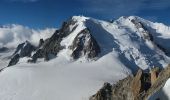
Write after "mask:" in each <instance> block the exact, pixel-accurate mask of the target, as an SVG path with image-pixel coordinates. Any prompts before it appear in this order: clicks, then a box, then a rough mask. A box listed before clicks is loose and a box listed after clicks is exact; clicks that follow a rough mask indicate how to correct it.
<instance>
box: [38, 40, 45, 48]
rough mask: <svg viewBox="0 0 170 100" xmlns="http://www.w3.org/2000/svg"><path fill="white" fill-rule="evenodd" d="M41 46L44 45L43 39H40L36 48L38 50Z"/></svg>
mask: <svg viewBox="0 0 170 100" xmlns="http://www.w3.org/2000/svg"><path fill="white" fill-rule="evenodd" d="M43 44H44V40H43V39H40V41H39V45H38V48H40V47H41V46H42V45H43Z"/></svg>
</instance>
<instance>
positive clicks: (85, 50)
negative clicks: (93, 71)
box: [70, 28, 100, 59]
mask: <svg viewBox="0 0 170 100" xmlns="http://www.w3.org/2000/svg"><path fill="white" fill-rule="evenodd" d="M70 48H71V49H72V51H73V53H72V57H73V58H74V59H78V58H79V57H81V56H83V55H86V56H87V57H88V58H94V57H96V56H97V55H98V54H99V53H100V47H99V45H98V44H97V42H96V40H95V39H94V37H93V36H92V35H91V34H90V31H89V29H87V28H86V29H84V30H82V31H81V32H80V33H79V34H78V35H77V36H76V38H75V39H74V41H73V44H72V46H71V47H70Z"/></svg>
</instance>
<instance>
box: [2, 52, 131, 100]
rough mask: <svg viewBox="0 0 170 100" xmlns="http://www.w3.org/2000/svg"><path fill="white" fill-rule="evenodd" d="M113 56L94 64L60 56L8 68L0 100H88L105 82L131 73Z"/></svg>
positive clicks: (107, 56)
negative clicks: (69, 59)
mask: <svg viewBox="0 0 170 100" xmlns="http://www.w3.org/2000/svg"><path fill="white" fill-rule="evenodd" d="M111 55H113V54H112V53H111V54H108V55H106V56H104V57H102V58H101V59H99V60H98V61H96V62H91V63H79V62H69V61H68V62H67V63H66V62H63V57H60V58H56V59H54V60H51V61H49V62H41V63H38V64H24V63H22V64H18V65H17V66H12V67H9V68H6V69H5V70H4V71H3V72H1V73H0V79H1V80H0V90H1V92H0V100H88V98H89V97H90V96H91V95H92V94H94V93H96V92H97V90H98V89H99V88H100V87H101V86H102V85H103V83H104V82H111V83H114V82H116V81H118V80H119V79H123V78H124V77H126V76H127V75H128V74H129V71H128V69H127V68H126V67H124V66H123V65H122V66H119V64H118V63H119V61H117V60H116V59H112V57H111ZM113 65H114V66H113Z"/></svg>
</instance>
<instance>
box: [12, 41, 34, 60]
mask: <svg viewBox="0 0 170 100" xmlns="http://www.w3.org/2000/svg"><path fill="white" fill-rule="evenodd" d="M35 49H36V48H35V47H34V46H33V45H32V44H31V43H29V42H28V41H26V42H24V43H22V44H19V45H18V47H17V49H16V51H15V53H14V54H13V55H16V54H19V56H20V57H31V53H32V51H34V50H35Z"/></svg>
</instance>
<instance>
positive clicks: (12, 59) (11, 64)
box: [8, 54, 20, 67]
mask: <svg viewBox="0 0 170 100" xmlns="http://www.w3.org/2000/svg"><path fill="white" fill-rule="evenodd" d="M19 58H20V56H19V54H16V55H15V56H14V57H13V58H11V60H10V62H9V64H8V67H9V66H13V65H16V64H17V63H18V61H19Z"/></svg>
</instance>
